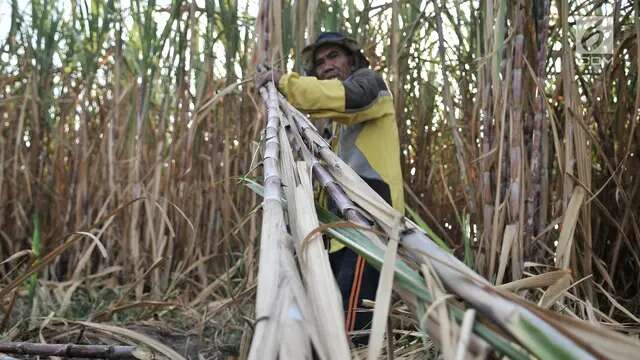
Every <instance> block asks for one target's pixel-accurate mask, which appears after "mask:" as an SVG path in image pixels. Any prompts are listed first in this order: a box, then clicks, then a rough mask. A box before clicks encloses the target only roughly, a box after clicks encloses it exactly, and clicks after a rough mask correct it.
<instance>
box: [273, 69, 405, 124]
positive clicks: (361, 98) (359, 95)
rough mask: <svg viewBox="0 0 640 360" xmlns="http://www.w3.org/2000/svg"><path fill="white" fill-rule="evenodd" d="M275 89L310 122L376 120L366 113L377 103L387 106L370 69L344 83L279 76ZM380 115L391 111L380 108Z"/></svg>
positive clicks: (381, 84) (382, 85) (388, 99)
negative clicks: (308, 115)
mask: <svg viewBox="0 0 640 360" xmlns="http://www.w3.org/2000/svg"><path fill="white" fill-rule="evenodd" d="M278 88H279V89H280V91H281V92H282V93H283V94H284V95H285V96H286V97H287V100H289V102H290V103H291V104H292V105H293V106H295V107H296V108H298V109H300V110H303V111H305V112H307V113H309V114H310V115H311V117H313V118H323V117H327V118H332V119H334V120H337V121H339V122H341V123H344V124H354V123H358V122H362V121H367V120H371V119H374V118H378V117H380V116H381V115H383V114H382V113H381V112H380V111H375V110H374V111H369V110H370V109H371V107H372V106H373V105H374V104H376V103H378V102H387V103H389V102H391V97H390V94H389V92H388V90H387V87H386V85H385V83H384V81H383V80H382V77H381V76H380V75H379V74H378V73H376V72H375V71H373V70H371V69H360V70H358V71H356V72H355V73H353V74H352V75H351V76H350V77H349V78H348V79H347V80H345V81H342V82H341V81H340V80H318V79H317V78H315V77H310V76H300V75H299V74H297V73H288V74H286V75H283V76H282V77H281V78H280V81H279V82H278ZM381 109H384V110H382V111H384V112H388V111H393V106H391V107H389V106H383V107H381Z"/></svg>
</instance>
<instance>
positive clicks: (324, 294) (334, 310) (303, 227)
mask: <svg viewBox="0 0 640 360" xmlns="http://www.w3.org/2000/svg"><path fill="white" fill-rule="evenodd" d="M308 169H309V168H308V166H307V164H306V163H303V162H301V163H298V175H299V178H300V182H301V184H300V186H299V187H297V188H296V191H295V199H296V207H297V209H298V210H299V211H300V213H299V214H300V215H301V216H300V217H299V218H298V222H297V224H296V228H297V229H298V232H299V233H300V234H301V235H304V236H305V238H306V237H307V236H308V235H307V234H308V233H311V232H313V229H314V227H316V226H318V216H317V215H316V211H315V208H314V207H313V188H312V187H311V177H310V172H309V170H308ZM321 240H322V239H321V236H320V234H317V235H316V236H315V237H314V238H312V239H311V240H310V241H309V242H308V243H307V245H306V246H305V245H304V244H302V239H301V238H299V239H298V241H299V243H298V247H297V249H298V254H299V255H298V256H299V258H300V260H301V261H300V268H301V270H302V275H303V276H304V277H305V282H306V284H307V292H308V293H309V301H310V302H311V304H312V306H313V308H314V311H315V314H316V318H317V320H318V331H319V332H320V333H321V340H324V342H326V347H327V350H326V351H327V355H328V359H347V358H348V357H349V344H348V343H347V335H346V331H345V328H344V326H343V324H344V314H343V311H342V301H341V298H340V293H339V292H338V288H337V286H336V283H335V279H334V277H333V273H332V271H331V264H330V263H329V257H328V254H327V252H326V250H325V249H324V245H323V243H322V241H321Z"/></svg>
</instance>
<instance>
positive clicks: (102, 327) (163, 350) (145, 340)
mask: <svg viewBox="0 0 640 360" xmlns="http://www.w3.org/2000/svg"><path fill="white" fill-rule="evenodd" d="M77 323H78V324H81V325H84V326H86V327H90V328H92V329H96V330H98V331H102V332H104V333H108V334H109V333H113V334H117V335H122V336H125V337H127V338H130V339H132V340H135V341H137V342H139V343H141V344H143V345H145V346H147V347H148V348H150V349H152V350H155V351H156V352H158V353H160V354H162V355H164V356H166V357H168V358H169V359H171V360H186V359H185V358H184V357H183V356H182V355H180V354H178V353H177V352H176V351H175V350H173V349H172V348H170V347H168V346H167V345H165V344H163V343H161V342H159V341H158V340H156V339H154V338H151V337H149V336H147V335H144V334H141V333H139V332H137V331H133V330H130V329H126V328H123V327H119V326H114V325H107V324H99V323H94V322H90V321H78V322H77Z"/></svg>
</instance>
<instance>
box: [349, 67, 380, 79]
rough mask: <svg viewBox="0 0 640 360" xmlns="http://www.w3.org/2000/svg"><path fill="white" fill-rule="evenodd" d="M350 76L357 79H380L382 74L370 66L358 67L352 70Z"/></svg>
mask: <svg viewBox="0 0 640 360" xmlns="http://www.w3.org/2000/svg"><path fill="white" fill-rule="evenodd" d="M350 77H351V78H357V79H367V78H370V79H380V80H382V76H381V75H380V74H379V73H378V72H377V71H375V70H373V69H371V68H360V69H358V70H356V71H354V72H353V73H352V74H351V76H350Z"/></svg>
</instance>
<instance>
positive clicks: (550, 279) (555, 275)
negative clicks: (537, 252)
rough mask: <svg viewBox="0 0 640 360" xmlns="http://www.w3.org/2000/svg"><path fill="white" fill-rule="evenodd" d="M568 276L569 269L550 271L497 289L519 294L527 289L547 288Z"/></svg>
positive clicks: (569, 273)
mask: <svg viewBox="0 0 640 360" xmlns="http://www.w3.org/2000/svg"><path fill="white" fill-rule="evenodd" d="M567 275H568V276H571V271H570V270H569V269H563V270H556V271H549V272H546V273H544V274H539V275H535V276H530V277H528V278H524V279H520V280H516V281H512V282H510V283H506V284H502V285H500V286H497V288H498V289H501V290H506V291H511V292H518V291H520V290H525V289H535V288H546V287H548V286H551V285H552V284H554V283H556V282H557V281H558V280H559V279H561V278H562V277H564V276H567Z"/></svg>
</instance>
